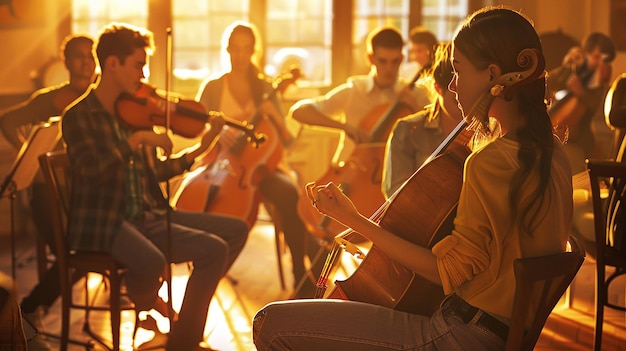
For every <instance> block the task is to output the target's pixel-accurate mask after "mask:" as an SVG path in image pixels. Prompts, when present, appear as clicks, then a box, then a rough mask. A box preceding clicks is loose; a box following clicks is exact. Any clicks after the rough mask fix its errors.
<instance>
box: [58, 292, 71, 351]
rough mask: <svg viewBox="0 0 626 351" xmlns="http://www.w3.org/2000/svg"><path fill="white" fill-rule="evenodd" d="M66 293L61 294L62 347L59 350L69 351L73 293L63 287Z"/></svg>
mask: <svg viewBox="0 0 626 351" xmlns="http://www.w3.org/2000/svg"><path fill="white" fill-rule="evenodd" d="M61 288H62V289H64V290H65V291H63V292H62V294H61V345H60V348H59V350H60V351H65V350H67V345H68V343H69V336H70V306H71V304H72V302H71V299H72V293H71V287H70V291H68V289H67V288H66V287H61Z"/></svg>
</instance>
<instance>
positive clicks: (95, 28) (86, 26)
mask: <svg viewBox="0 0 626 351" xmlns="http://www.w3.org/2000/svg"><path fill="white" fill-rule="evenodd" d="M110 22H125V23H129V24H132V25H135V26H139V27H144V28H145V27H146V25H147V23H148V0H133V1H128V0H108V1H90V0H73V1H72V32H73V33H87V34H90V35H92V36H93V37H94V38H95V37H97V35H98V33H99V32H100V30H101V29H102V28H103V27H104V26H106V25H107V24H109V23H110Z"/></svg>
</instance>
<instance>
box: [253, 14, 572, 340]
mask: <svg viewBox="0 0 626 351" xmlns="http://www.w3.org/2000/svg"><path fill="white" fill-rule="evenodd" d="M542 56H543V53H542V47H541V42H540V40H539V36H538V35H537V32H536V31H535V29H534V28H533V25H532V24H531V22H530V20H529V19H527V18H526V17H525V16H523V15H522V14H521V13H519V12H517V11H514V10H511V9H508V8H505V7H486V8H484V9H482V10H479V11H477V12H475V13H474V14H472V15H471V16H469V17H468V18H467V19H466V20H465V21H464V22H463V23H462V26H461V27H460V28H459V29H458V31H457V33H456V34H455V36H454V40H453V47H452V63H453V67H454V71H455V75H454V78H453V80H452V82H451V83H450V90H452V91H453V92H454V93H455V94H456V96H457V100H458V102H459V105H460V107H461V110H462V112H463V116H464V118H466V119H468V121H471V122H473V123H471V124H470V125H471V126H472V128H473V129H474V131H475V134H474V139H473V142H472V143H471V145H473V146H474V148H473V150H472V153H471V154H469V156H468V157H467V159H465V164H464V172H463V181H462V186H461V190H460V200H459V202H458V213H457V214H456V217H455V218H454V226H453V229H452V231H451V232H450V233H449V235H447V236H445V237H444V238H443V239H441V240H440V241H439V242H438V243H436V244H435V246H434V247H432V249H429V248H426V247H423V246H420V245H416V244H414V243H413V242H411V241H409V240H405V239H403V238H401V237H399V236H396V235H394V233H392V232H390V231H389V230H387V229H386V228H385V227H384V226H381V225H379V223H377V222H374V221H372V220H370V219H369V218H367V217H365V216H363V215H362V214H360V213H359V212H357V211H356V210H355V208H354V206H353V204H352V203H351V201H350V199H349V198H348V197H346V196H345V195H344V194H343V193H342V192H341V191H340V190H339V189H338V188H337V187H336V185H335V184H332V183H331V184H315V183H312V184H310V185H308V186H307V194H308V196H309V199H310V200H311V201H312V203H313V205H314V206H316V207H317V209H318V210H319V211H321V212H323V213H325V214H327V215H329V216H332V217H333V218H334V219H336V220H338V221H340V222H342V223H344V224H345V225H346V226H348V227H351V228H352V229H354V230H355V231H357V232H358V233H360V234H362V235H364V236H366V237H367V238H368V239H370V240H371V241H372V242H373V243H374V244H375V245H377V246H378V247H379V249H380V250H382V251H383V252H384V253H385V254H386V255H388V256H389V257H390V258H392V259H394V260H395V261H397V262H398V263H401V264H403V265H404V266H406V267H407V268H410V269H411V270H413V271H414V272H416V273H417V274H418V275H420V276H422V277H424V278H426V279H428V280H429V281H432V282H433V283H435V284H440V285H441V286H442V287H443V291H444V292H445V294H446V295H447V296H446V298H445V299H444V300H443V302H442V303H441V304H440V306H439V307H438V308H437V307H436V308H435V310H436V311H435V312H434V314H433V315H432V316H425V315H420V314H412V313H408V312H403V311H399V310H394V309H391V308H387V307H382V306H378V305H374V304H369V303H363V302H356V301H348V300H335V299H332V300H330V299H326V300H324V299H314V300H306V301H282V302H274V303H270V304H268V305H266V306H265V307H263V308H262V309H261V310H260V311H258V312H257V314H256V316H255V318H254V323H253V338H254V342H255V345H256V347H257V349H258V350H259V351H265V350H357V349H358V350H400V349H404V350H502V349H504V344H505V340H506V337H507V333H508V324H509V320H510V318H511V313H512V308H513V300H514V293H515V277H514V272H513V262H514V260H515V259H517V258H520V257H532V256H541V255H548V254H555V253H559V252H563V251H565V249H566V242H567V238H568V236H569V230H570V226H571V220H572V179H571V172H570V167H569V162H568V160H567V156H566V154H565V151H564V149H563V147H562V144H561V142H560V140H558V139H557V138H555V137H554V136H553V128H552V125H551V123H550V118H549V116H548V114H547V112H546V105H545V101H544V96H545V78H544V76H543V74H542V72H543V70H544V65H543V62H544V60H543V57H542ZM520 57H521V58H524V59H522V60H520ZM476 103H478V105H476ZM473 106H478V108H473ZM487 116H491V117H492V119H491V120H490V118H489V117H487ZM433 162H434V161H433ZM431 164H432V163H431ZM460 167H461V166H460ZM445 176H446V174H445V173H443V174H437V177H445ZM432 180H433V179H430V181H432ZM421 181H429V179H421ZM426 199H427V197H425V198H424V199H415V205H414V206H412V207H411V206H409V208H403V209H401V210H405V211H407V212H406V213H403V214H406V215H407V216H410V215H411V214H413V215H415V216H419V215H420V213H422V212H424V211H423V209H424V208H425V207H427V206H436V205H437V204H436V203H433V204H428V203H427V202H426ZM420 200H423V202H420ZM435 202H436V201H435ZM423 220H424V221H428V220H431V221H432V219H430V218H423ZM413 230H415V231H417V230H418V228H413Z"/></svg>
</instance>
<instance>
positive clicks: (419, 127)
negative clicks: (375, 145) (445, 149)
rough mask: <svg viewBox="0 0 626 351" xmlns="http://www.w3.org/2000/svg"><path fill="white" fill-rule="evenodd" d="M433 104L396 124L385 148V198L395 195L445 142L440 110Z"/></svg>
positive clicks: (383, 186)
mask: <svg viewBox="0 0 626 351" xmlns="http://www.w3.org/2000/svg"><path fill="white" fill-rule="evenodd" d="M435 104H436V103H435ZM435 104H433V105H429V106H427V107H426V108H425V109H424V110H422V111H419V112H417V113H414V114H412V115H409V116H406V117H404V118H401V119H399V120H397V121H396V123H395V125H394V127H393V129H392V132H391V135H390V137H389V139H388V140H387V145H386V147H385V167H384V169H383V180H382V190H383V194H384V195H385V197H386V198H389V197H390V196H391V195H392V194H393V193H394V192H396V190H398V188H400V186H401V185H402V184H404V182H405V181H406V180H407V179H409V178H410V177H411V175H413V173H415V171H416V170H417V169H418V168H419V167H420V166H421V165H422V163H424V161H426V159H427V158H428V157H429V156H430V155H431V154H432V152H433V151H434V150H435V149H436V148H437V147H438V146H439V145H440V144H441V142H442V141H443V140H444V139H445V137H446V134H444V132H443V128H442V126H441V117H440V114H441V109H440V108H438V107H437V105H435Z"/></svg>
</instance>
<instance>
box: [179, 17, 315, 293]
mask: <svg viewBox="0 0 626 351" xmlns="http://www.w3.org/2000/svg"><path fill="white" fill-rule="evenodd" d="M259 40H260V39H259V36H258V33H257V30H256V27H254V26H253V25H252V24H250V23H245V22H239V21H237V22H234V23H233V24H232V25H231V26H230V27H229V28H228V29H227V30H226V31H225V32H224V44H225V49H226V51H227V53H228V57H229V59H230V71H229V72H227V73H225V74H224V75H222V76H221V77H219V78H218V79H212V80H211V79H210V80H207V81H206V82H205V83H204V85H203V86H202V87H201V88H200V90H199V92H198V101H199V102H200V103H202V104H203V105H204V106H205V107H206V108H207V109H208V110H215V111H222V112H223V113H224V114H226V115H227V116H229V117H231V118H234V119H236V120H240V121H249V120H251V119H253V118H255V117H257V116H259V115H258V114H260V116H261V117H262V118H261V119H260V120H259V121H258V123H257V127H265V130H267V131H268V136H267V139H268V140H267V141H266V142H265V145H262V146H263V147H265V148H266V150H267V149H269V147H267V145H275V146H274V150H269V151H268V152H269V153H270V154H273V153H276V154H277V155H278V157H275V156H274V155H263V156H262V157H268V158H267V160H270V161H271V160H272V159H274V160H275V161H276V162H275V163H274V164H273V165H270V162H261V163H260V164H257V165H254V164H247V165H242V166H244V167H248V169H246V173H252V172H254V171H255V170H258V171H259V173H260V174H263V172H264V173H265V174H263V175H262V176H261V177H260V181H259V182H258V184H256V188H252V187H251V188H250V190H252V191H254V192H258V193H260V195H261V197H262V199H263V201H266V202H269V203H271V204H272V205H273V206H274V208H275V210H276V212H278V216H279V218H280V221H281V225H282V228H283V232H284V235H285V242H286V244H287V246H289V250H290V252H291V259H292V271H293V277H294V287H293V288H294V290H293V295H292V296H293V297H294V298H306V297H313V295H314V293H315V283H314V280H313V279H306V278H305V277H307V276H309V274H308V273H307V272H308V270H307V267H306V266H305V258H307V257H308V259H309V261H310V262H311V263H312V267H309V268H310V271H312V275H313V276H314V279H317V274H318V273H319V272H320V271H321V269H322V266H323V263H324V262H323V259H316V257H318V258H319V257H320V253H322V252H323V251H320V248H321V246H320V243H319V242H318V240H317V239H316V238H315V237H314V236H313V235H311V234H310V233H309V232H308V230H307V229H306V227H305V225H304V222H303V221H302V219H301V218H300V215H299V214H298V212H297V210H296V209H297V206H296V204H297V202H298V198H299V192H298V189H297V188H296V183H295V181H294V180H293V179H292V177H291V176H290V175H289V174H288V170H286V169H285V167H282V165H281V162H282V153H281V150H282V147H286V146H289V144H290V143H291V142H292V141H293V137H292V136H291V134H290V133H289V131H288V130H287V128H286V125H285V119H284V114H283V111H282V110H283V109H282V104H281V102H280V94H277V92H276V91H275V88H274V87H273V86H272V84H271V83H270V82H268V81H267V80H266V79H265V78H264V77H263V75H262V74H261V72H260V70H259V68H258V66H257V64H256V63H255V60H256V59H258V56H259V55H260V54H261V52H260V42H259ZM239 135H240V133H239V132H238V131H234V130H232V129H226V130H225V131H224V132H223V133H222V135H221V137H220V141H219V145H218V147H221V148H224V149H226V150H232V147H233V146H236V145H235V144H236V142H237V138H238V136H239ZM252 149H253V146H251V145H246V150H244V151H243V153H244V155H245V153H246V152H253V150H252ZM261 152H264V151H261ZM230 156H232V154H231V155H229V156H226V157H230ZM235 158H236V157H235ZM242 158H245V157H244V156H242ZM259 160H263V159H261V158H257V160H256V161H257V162H258V161H259ZM255 166H256V167H257V168H256V169H255ZM183 191H184V189H183ZM219 191H220V192H223V195H225V196H226V197H229V193H228V188H227V187H226V188H225V189H220V190H219ZM231 195H232V194H231ZM227 201H231V202H232V201H235V202H236V201H241V199H235V198H232V197H231V198H228V199H227ZM256 206H258V204H256ZM209 210H211V208H209ZM255 213H256V211H255ZM242 215H243V216H244V217H245V214H243V213H242ZM274 220H277V219H276V218H274ZM321 257H322V258H323V255H321Z"/></svg>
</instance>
